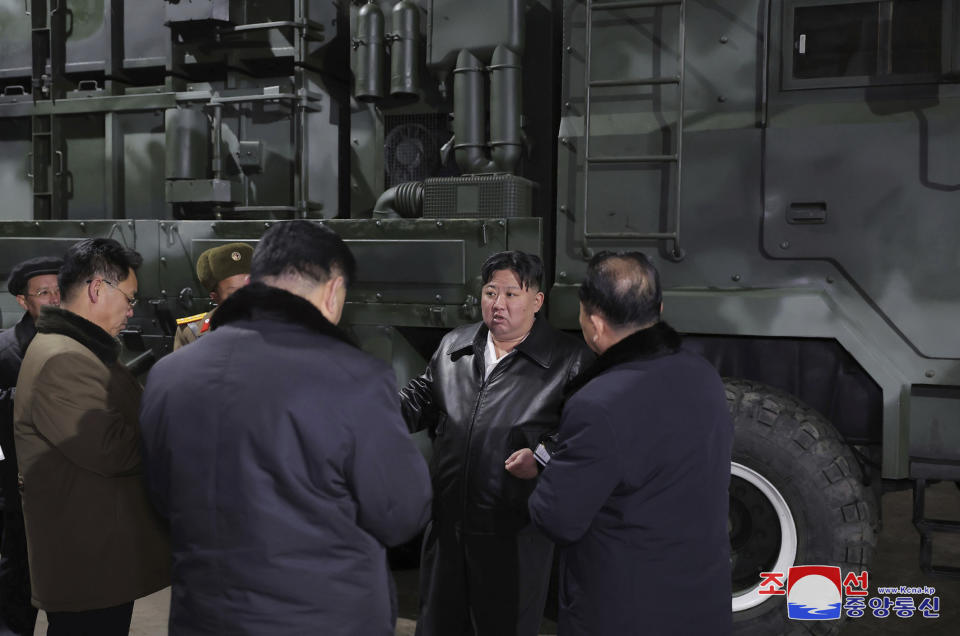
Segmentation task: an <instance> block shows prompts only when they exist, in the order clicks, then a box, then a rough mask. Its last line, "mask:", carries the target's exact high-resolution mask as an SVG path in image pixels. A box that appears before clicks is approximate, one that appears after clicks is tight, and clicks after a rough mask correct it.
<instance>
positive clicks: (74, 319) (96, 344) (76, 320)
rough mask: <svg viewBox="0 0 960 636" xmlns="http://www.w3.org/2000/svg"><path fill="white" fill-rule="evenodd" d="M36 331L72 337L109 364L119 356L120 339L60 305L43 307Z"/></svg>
mask: <svg viewBox="0 0 960 636" xmlns="http://www.w3.org/2000/svg"><path fill="white" fill-rule="evenodd" d="M37 332H39V333H56V334H60V335H61V336H66V337H68V338H73V339H74V340H76V341H77V342H79V343H80V344H82V345H83V346H84V347H86V348H87V349H89V350H90V351H92V352H93V354H94V355H95V356H97V357H98V358H100V361H101V362H103V363H104V364H105V365H107V366H110V365H111V364H113V363H114V362H116V361H117V358H118V357H119V356H120V341H119V340H117V339H116V338H114V337H113V336H111V335H110V334H108V333H107V332H106V331H104V330H103V329H101V328H100V327H98V326H97V325H95V324H93V323H92V322H90V321H89V320H87V319H86V318H84V317H82V316H78V315H77V314H75V313H73V312H72V311H67V310H66V309H61V308H60V307H50V306H47V307H44V308H43V309H41V310H40V317H39V318H38V319H37Z"/></svg>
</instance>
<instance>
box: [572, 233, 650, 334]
mask: <svg viewBox="0 0 960 636" xmlns="http://www.w3.org/2000/svg"><path fill="white" fill-rule="evenodd" d="M580 302H582V303H583V307H584V309H585V310H586V312H587V313H588V314H596V313H598V312H599V313H600V314H601V315H603V317H604V318H605V319H606V320H607V322H609V323H610V324H611V325H612V326H613V327H616V328H619V329H622V328H631V327H646V326H648V325H651V324H653V323H655V322H658V321H659V320H660V304H661V302H662V292H661V290H660V274H659V273H658V272H657V268H656V267H654V266H653V263H651V262H650V260H649V259H648V258H647V257H646V256H644V255H643V254H641V253H640V252H608V251H604V252H600V253H599V254H597V255H595V256H594V257H593V258H591V259H590V263H589V264H588V265H587V276H586V278H585V279H584V281H583V284H582V285H580Z"/></svg>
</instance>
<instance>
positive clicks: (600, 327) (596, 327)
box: [587, 312, 607, 342]
mask: <svg viewBox="0 0 960 636" xmlns="http://www.w3.org/2000/svg"><path fill="white" fill-rule="evenodd" d="M587 318H588V319H589V320H590V324H591V325H593V340H594V342H597V341H598V340H601V339H602V338H603V337H604V336H605V335H607V322H606V321H605V320H604V319H603V318H602V317H601V316H600V312H597V313H595V314H587Z"/></svg>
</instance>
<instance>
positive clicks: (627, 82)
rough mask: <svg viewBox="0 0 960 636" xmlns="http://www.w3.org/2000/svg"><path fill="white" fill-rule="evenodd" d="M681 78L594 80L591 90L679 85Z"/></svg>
mask: <svg viewBox="0 0 960 636" xmlns="http://www.w3.org/2000/svg"><path fill="white" fill-rule="evenodd" d="M679 83H680V76H679V75H673V76H671V77H635V78H631V79H611V80H592V81H591V82H590V87H591V88H596V87H598V86H599V87H603V86H652V85H655V84H679Z"/></svg>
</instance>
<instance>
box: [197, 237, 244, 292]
mask: <svg viewBox="0 0 960 636" xmlns="http://www.w3.org/2000/svg"><path fill="white" fill-rule="evenodd" d="M252 259H253V248H252V247H250V246H249V245H247V244H246V243H227V244H226V245H220V246H218V247H212V248H210V249H208V250H207V251H206V252H204V253H203V254H201V255H200V258H198V259H197V278H199V279H200V284H201V285H203V286H204V287H205V288H206V289H207V291H213V290H214V289H215V288H216V286H217V283H219V282H220V281H222V280H223V279H224V278H230V277H231V276H235V275H237V274H249V273H250V261H251V260H252Z"/></svg>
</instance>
